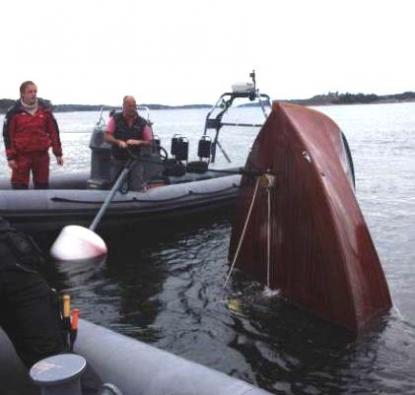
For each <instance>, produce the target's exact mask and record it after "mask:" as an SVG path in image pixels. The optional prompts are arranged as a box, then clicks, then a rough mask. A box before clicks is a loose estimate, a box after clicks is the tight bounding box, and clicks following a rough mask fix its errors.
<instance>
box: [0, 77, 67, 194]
mask: <svg viewBox="0 0 415 395" xmlns="http://www.w3.org/2000/svg"><path fill="white" fill-rule="evenodd" d="M3 139H4V144H5V147H6V155H7V162H8V165H9V167H10V169H11V170H12V176H11V184H12V188H13V189H27V188H28V187H29V180H30V173H31V172H32V175H33V184H34V187H35V188H36V189H47V188H48V187H49V161H50V159H49V153H48V151H49V148H50V147H52V151H53V154H54V155H55V156H56V160H57V163H58V165H59V166H62V165H63V159H62V145H61V141H60V138H59V128H58V124H57V122H56V119H55V118H54V116H53V114H52V110H51V108H50V106H49V105H48V104H47V103H46V102H45V101H44V100H42V99H38V98H37V86H36V84H35V83H34V82H32V81H25V82H23V83H22V84H21V85H20V99H19V100H17V101H16V102H15V104H14V105H13V107H12V108H11V109H10V110H9V111H8V112H7V114H6V117H5V118H4V125H3Z"/></svg>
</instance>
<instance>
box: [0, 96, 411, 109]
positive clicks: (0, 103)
mask: <svg viewBox="0 0 415 395" xmlns="http://www.w3.org/2000/svg"><path fill="white" fill-rule="evenodd" d="M282 101H288V102H290V103H296V104H302V105H310V106H311V105H334V104H372V103H397V102H408V101H415V92H404V93H398V94H393V95H376V94H374V93H371V94H364V93H349V92H346V93H339V92H329V93H327V94H323V95H316V96H313V97H311V98H309V99H295V100H282ZM13 103H14V100H12V99H0V113H5V112H7V110H8V109H9V108H10V107H11V106H12V105H13ZM143 106H146V107H148V108H149V109H150V110H176V109H192V108H193V109H194V108H210V107H211V105H210V104H188V105H182V106H167V105H163V104H143ZM103 107H104V108H105V109H106V110H109V111H111V110H119V109H120V107H112V106H105V105H102V104H97V105H95V104H57V105H54V106H53V109H54V111H55V112H70V111H99V110H101V108H103Z"/></svg>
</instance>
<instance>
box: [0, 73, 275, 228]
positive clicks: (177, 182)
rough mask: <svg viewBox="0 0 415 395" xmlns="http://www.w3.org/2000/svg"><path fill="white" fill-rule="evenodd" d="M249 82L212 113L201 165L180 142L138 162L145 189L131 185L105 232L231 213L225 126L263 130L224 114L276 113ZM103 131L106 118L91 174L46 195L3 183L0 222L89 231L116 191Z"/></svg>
mask: <svg viewBox="0 0 415 395" xmlns="http://www.w3.org/2000/svg"><path fill="white" fill-rule="evenodd" d="M251 77H252V79H253V81H254V83H246V84H240V85H236V86H233V88H232V90H231V91H230V92H226V93H224V94H222V95H221V96H220V98H219V100H218V101H217V103H216V104H215V105H214V106H213V107H212V108H211V109H210V110H209V111H208V113H207V116H206V120H205V126H204V131H203V135H202V136H201V139H200V141H199V144H198V151H197V156H198V157H197V158H196V160H194V161H188V152H189V145H188V144H189V143H188V139H187V138H186V137H183V136H181V135H174V136H173V137H172V139H171V147H170V150H169V152H168V150H167V149H165V148H164V147H163V146H162V144H161V142H160V140H159V139H158V138H155V139H154V140H153V146H152V147H151V148H149V149H148V151H146V152H144V153H143V155H142V156H140V158H139V159H138V160H141V161H142V162H143V165H144V168H145V179H146V181H147V182H146V188H145V190H144V191H131V190H129V189H128V180H127V182H125V183H124V184H123V185H122V186H121V187H120V190H119V191H118V192H117V193H116V195H115V196H114V198H113V200H112V202H111V204H110V206H109V208H108V210H107V211H106V214H105V216H104V218H103V220H102V221H101V223H100V228H101V227H102V228H114V227H121V228H125V227H126V226H129V227H131V226H132V227H134V226H140V225H142V224H144V223H148V222H164V221H171V220H175V219H178V218H180V219H181V218H183V216H185V215H194V214H199V213H205V212H215V211H218V210H221V209H226V208H229V207H232V206H233V205H234V202H235V199H236V197H237V195H238V190H239V183H240V177H241V176H240V169H239V168H238V167H230V166H229V167H226V168H224V169H217V168H216V167H215V166H213V164H214V163H215V159H216V154H217V151H219V150H220V151H221V152H223V154H224V156H225V157H226V159H227V160H228V162H230V159H229V156H228V154H227V153H226V151H225V150H224V149H223V147H222V145H221V144H220V141H219V136H220V132H221V130H222V128H223V127H224V126H234V127H244V126H248V127H261V126H262V124H247V123H241V122H239V123H233V122H226V117H225V119H224V115H225V114H226V113H227V112H228V110H229V109H230V108H231V107H232V106H233V105H234V103H235V102H238V100H239V99H244V100H245V101H249V102H252V103H253V104H256V105H257V106H258V107H259V108H261V109H262V111H263V112H264V114H265V115H266V108H270V106H271V102H270V98H269V96H268V95H266V94H263V93H260V92H259V90H258V89H257V88H256V84H255V74H254V73H251ZM235 99H238V100H236V101H235ZM148 122H151V121H150V120H148ZM104 129H105V122H104V120H103V116H102V112H101V115H100V118H99V120H98V122H97V124H96V126H95V128H94V129H93V132H92V134H91V138H90V148H91V168H90V171H86V172H78V173H73V174H66V175H60V176H52V177H51V180H50V185H49V189H47V190H34V189H29V190H11V189H10V186H9V180H8V179H2V180H0V190H1V193H0V216H2V217H4V218H6V219H7V220H9V221H10V222H11V223H12V224H13V225H14V226H15V227H16V228H18V229H21V230H23V231H28V232H33V231H36V232H38V231H57V230H59V229H61V228H62V227H64V226H66V225H69V224H75V225H81V226H87V225H89V224H90V223H91V221H92V220H93V218H94V216H95V214H96V213H97V211H98V210H99V208H100V207H101V206H102V204H103V202H104V201H105V198H106V197H107V195H108V193H109V189H110V188H111V176H110V174H111V166H112V164H111V147H110V145H109V144H108V143H106V142H105V141H104Z"/></svg>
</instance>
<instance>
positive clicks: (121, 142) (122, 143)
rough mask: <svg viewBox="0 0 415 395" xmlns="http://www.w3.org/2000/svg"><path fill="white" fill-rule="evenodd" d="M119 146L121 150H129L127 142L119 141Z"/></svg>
mask: <svg viewBox="0 0 415 395" xmlns="http://www.w3.org/2000/svg"><path fill="white" fill-rule="evenodd" d="M117 145H118V147H120V148H127V147H128V144H127V142H125V141H123V140H117Z"/></svg>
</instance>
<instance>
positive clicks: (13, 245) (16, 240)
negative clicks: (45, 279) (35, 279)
mask: <svg viewBox="0 0 415 395" xmlns="http://www.w3.org/2000/svg"><path fill="white" fill-rule="evenodd" d="M44 262H45V259H44V256H43V254H42V251H41V250H40V248H39V247H38V245H37V244H36V243H35V242H34V240H33V239H32V238H31V237H30V236H28V235H26V234H25V233H23V232H19V231H17V230H16V229H14V228H13V227H11V226H10V224H9V223H8V222H7V221H6V220H4V219H3V218H1V217H0V271H1V270H4V269H6V270H7V269H8V270H10V269H19V270H24V271H27V272H36V270H37V269H38V268H39V266H41V265H42V264H43V263H44Z"/></svg>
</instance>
